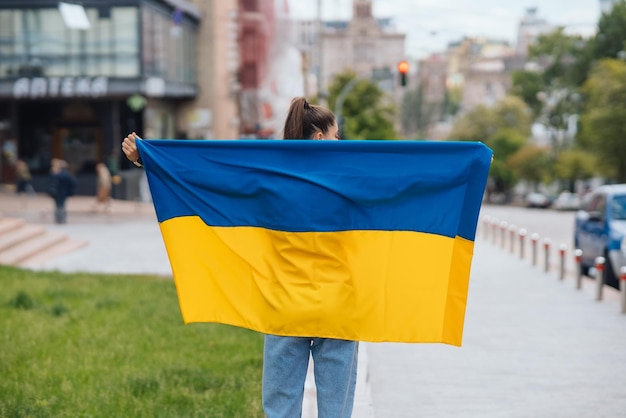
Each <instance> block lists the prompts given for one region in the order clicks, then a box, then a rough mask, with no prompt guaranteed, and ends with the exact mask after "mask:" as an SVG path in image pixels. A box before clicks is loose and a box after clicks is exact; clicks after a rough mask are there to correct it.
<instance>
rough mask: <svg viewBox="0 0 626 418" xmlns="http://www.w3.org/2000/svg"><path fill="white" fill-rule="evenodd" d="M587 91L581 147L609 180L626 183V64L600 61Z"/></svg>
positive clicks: (592, 73)
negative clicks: (591, 156)
mask: <svg viewBox="0 0 626 418" xmlns="http://www.w3.org/2000/svg"><path fill="white" fill-rule="evenodd" d="M584 91H585V93H586V94H587V96H588V98H589V101H588V103H587V108H586V110H585V113H584V114H583V115H582V127H583V131H582V134H581V141H580V142H581V145H583V146H584V147H586V148H587V149H589V150H591V151H592V152H593V153H594V154H595V155H596V156H597V158H598V161H599V162H600V164H599V167H600V168H601V170H602V173H603V174H604V175H606V176H607V177H610V178H613V179H614V180H616V181H618V182H620V183H625V182H626V123H625V122H624V121H626V62H624V61H621V60H614V59H605V60H601V61H600V62H599V63H598V64H597V65H596V66H595V67H594V69H593V71H592V72H591V75H590V77H589V79H588V80H587V83H585V86H584Z"/></svg>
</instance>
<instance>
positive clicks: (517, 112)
mask: <svg viewBox="0 0 626 418" xmlns="http://www.w3.org/2000/svg"><path fill="white" fill-rule="evenodd" d="M531 123H532V112H531V111H530V109H529V108H528V107H527V106H526V104H525V103H524V102H523V101H522V100H521V99H520V98H518V97H513V96H509V97H505V98H503V99H502V100H500V101H499V102H498V103H496V104H495V105H494V106H492V107H487V106H477V107H476V108H474V109H473V110H471V111H469V112H467V113H466V114H465V115H463V116H462V117H461V118H459V119H458V120H457V122H456V123H455V124H454V126H453V127H452V132H451V134H450V136H449V137H448V138H449V139H451V140H465V141H481V142H484V143H485V144H486V145H487V146H488V147H490V148H491V149H492V150H493V152H494V160H493V163H492V165H491V170H490V174H489V175H490V177H491V182H490V183H491V184H492V185H493V187H490V188H488V190H487V193H488V195H491V193H493V192H496V193H504V194H508V193H509V192H510V190H511V188H512V187H513V185H515V182H516V181H517V178H516V176H515V173H514V172H513V171H512V170H511V169H510V168H509V166H508V164H507V159H508V157H509V156H510V155H512V154H514V153H516V152H517V151H518V150H519V149H520V148H522V147H523V146H524V145H525V144H526V143H527V141H528V137H529V136H530V130H531ZM488 198H490V196H488Z"/></svg>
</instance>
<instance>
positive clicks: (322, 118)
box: [283, 97, 335, 139]
mask: <svg viewBox="0 0 626 418" xmlns="http://www.w3.org/2000/svg"><path fill="white" fill-rule="evenodd" d="M334 124H335V115H334V114H333V112H331V111H330V110H328V109H326V108H325V107H322V106H316V105H312V104H309V102H307V101H306V99H305V98H304V97H296V98H295V99H293V100H292V101H291V105H290V106H289V113H288V114H287V119H285V128H284V129H283V139H311V138H313V135H315V133H316V132H322V133H323V134H326V133H328V131H329V129H330V128H331V127H332V126H333V125H334Z"/></svg>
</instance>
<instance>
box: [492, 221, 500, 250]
mask: <svg viewBox="0 0 626 418" xmlns="http://www.w3.org/2000/svg"><path fill="white" fill-rule="evenodd" d="M498 223H499V222H498V220H497V219H495V218H494V219H493V220H492V223H491V242H493V245H496V242H497V241H498Z"/></svg>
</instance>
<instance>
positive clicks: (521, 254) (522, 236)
mask: <svg viewBox="0 0 626 418" xmlns="http://www.w3.org/2000/svg"><path fill="white" fill-rule="evenodd" d="M527 234H528V232H526V230H525V229H524V228H522V229H520V230H519V258H521V259H522V260H523V259H524V241H525V240H526V235H527Z"/></svg>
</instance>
